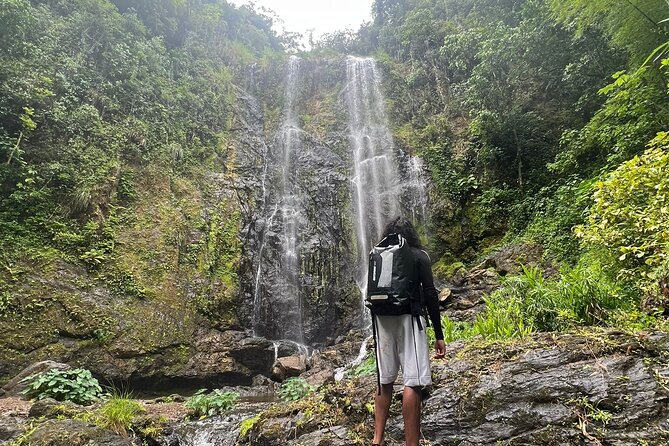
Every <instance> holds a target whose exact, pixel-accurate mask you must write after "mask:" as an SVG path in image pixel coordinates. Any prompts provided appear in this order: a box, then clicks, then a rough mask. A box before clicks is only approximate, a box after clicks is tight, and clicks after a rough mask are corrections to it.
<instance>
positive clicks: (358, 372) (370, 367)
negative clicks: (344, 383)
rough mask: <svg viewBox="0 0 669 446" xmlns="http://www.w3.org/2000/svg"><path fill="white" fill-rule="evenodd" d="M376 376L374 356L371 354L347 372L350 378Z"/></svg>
mask: <svg viewBox="0 0 669 446" xmlns="http://www.w3.org/2000/svg"><path fill="white" fill-rule="evenodd" d="M374 374H376V355H375V354H374V353H371V354H369V355H367V357H366V358H365V359H363V360H362V362H360V364H357V365H356V366H355V367H353V368H352V369H351V370H349V372H348V376H350V377H358V376H370V375H374Z"/></svg>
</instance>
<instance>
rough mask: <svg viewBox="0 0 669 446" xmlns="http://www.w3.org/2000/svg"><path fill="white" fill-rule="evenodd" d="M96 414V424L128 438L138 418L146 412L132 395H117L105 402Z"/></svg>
mask: <svg viewBox="0 0 669 446" xmlns="http://www.w3.org/2000/svg"><path fill="white" fill-rule="evenodd" d="M96 412H97V417H96V419H95V424H97V425H99V426H101V427H104V428H105V429H109V430H112V431H114V432H116V433H117V434H119V435H121V436H127V435H128V433H129V432H130V430H131V428H132V424H133V422H134V421H135V420H136V419H137V416H138V415H140V414H141V413H142V412H144V407H143V406H142V404H141V403H140V402H138V401H137V400H134V399H132V398H131V395H130V394H127V393H126V394H123V393H121V394H118V393H117V394H113V395H112V396H111V397H110V398H109V399H107V400H105V402H104V403H103V404H102V406H101V407H100V408H99V409H98V410H97V411H96Z"/></svg>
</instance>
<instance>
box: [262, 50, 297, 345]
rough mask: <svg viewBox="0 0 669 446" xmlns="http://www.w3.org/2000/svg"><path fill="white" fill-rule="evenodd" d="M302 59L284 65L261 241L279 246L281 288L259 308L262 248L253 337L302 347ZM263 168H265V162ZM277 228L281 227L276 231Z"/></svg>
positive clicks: (276, 285)
mask: <svg viewBox="0 0 669 446" xmlns="http://www.w3.org/2000/svg"><path fill="white" fill-rule="evenodd" d="M299 72H300V59H299V58H298V57H296V56H291V57H290V59H289V62H288V74H287V76H286V90H285V94H284V101H285V105H284V115H283V121H282V125H281V127H280V130H279V132H278V135H277V138H276V147H277V148H278V150H277V152H278V153H277V154H276V155H275V159H276V161H277V162H278V165H277V166H276V167H277V168H278V171H277V172H275V175H274V176H275V178H274V179H276V180H277V182H278V188H277V189H276V191H277V192H278V193H277V194H276V195H277V196H276V197H275V198H274V204H273V206H270V208H271V209H272V211H271V215H270V216H269V218H268V219H267V227H266V228H265V234H266V236H265V237H269V236H270V235H272V234H274V235H275V236H276V237H278V240H279V243H278V244H279V249H280V253H279V255H278V256H277V259H276V260H278V262H279V273H278V275H277V279H278V282H279V283H275V284H273V286H274V289H273V292H272V293H271V298H272V302H270V303H268V302H265V303H264V305H263V304H262V303H261V302H260V299H259V293H260V277H261V275H262V274H263V267H264V266H265V265H264V264H263V259H264V257H263V254H264V253H263V248H264V245H263V246H261V251H260V254H259V256H258V257H259V261H258V267H257V270H256V287H255V297H254V307H255V308H256V314H255V315H254V324H253V325H254V331H256V332H257V333H259V334H262V335H264V336H267V337H270V338H273V339H288V340H292V341H295V342H298V343H302V342H303V328H302V299H301V296H300V260H299V257H298V233H299V228H300V225H301V224H302V222H303V218H304V217H303V212H302V209H301V202H302V196H301V194H300V191H299V189H298V188H297V186H296V184H297V181H296V179H297V175H298V168H297V157H298V155H299V150H300V144H301V138H302V130H301V129H300V127H299V123H298V119H297V115H296V111H295V108H296V106H295V102H296V97H297V92H298V77H299ZM266 162H268V161H267V160H266ZM277 223H280V226H279V227H274V225H276V224H277Z"/></svg>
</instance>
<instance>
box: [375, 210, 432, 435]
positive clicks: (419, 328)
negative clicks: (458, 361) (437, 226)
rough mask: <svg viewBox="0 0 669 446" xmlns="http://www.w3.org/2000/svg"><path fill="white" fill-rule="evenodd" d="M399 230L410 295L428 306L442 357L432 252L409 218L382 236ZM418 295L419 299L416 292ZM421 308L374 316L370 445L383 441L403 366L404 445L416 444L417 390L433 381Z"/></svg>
mask: <svg viewBox="0 0 669 446" xmlns="http://www.w3.org/2000/svg"><path fill="white" fill-rule="evenodd" d="M391 234H399V235H401V236H402V237H403V238H404V239H405V241H406V243H408V245H409V247H410V249H411V252H412V254H413V258H414V260H413V261H414V266H415V272H416V276H417V277H416V280H415V282H414V289H413V295H414V296H415V301H417V302H422V303H423V304H424V306H425V309H427V313H428V315H429V318H430V321H431V322H432V326H433V327H434V334H435V339H436V341H435V344H434V350H435V357H436V358H443V357H444V353H445V345H444V335H443V331H442V328H441V318H440V314H439V298H438V295H437V289H436V288H435V286H434V282H433V278H432V265H431V262H430V257H429V256H428V254H427V253H426V252H425V251H424V250H423V249H422V246H421V243H420V239H419V238H418V233H417V231H416V229H415V227H414V226H413V224H412V223H411V221H410V220H408V219H406V218H404V217H397V218H395V219H394V220H393V221H391V222H390V223H389V224H388V225H387V226H386V227H385V229H384V232H383V237H388V236H389V235H391ZM421 295H422V299H421V298H420V296H421ZM423 312H424V311H423V309H420V312H419V313H415V312H412V313H414V314H401V315H394V316H381V315H372V323H373V324H374V330H375V334H376V358H377V372H378V385H379V389H378V392H377V395H376V397H375V399H374V440H373V446H382V445H384V442H383V434H384V431H385V428H386V422H387V421H388V416H389V411H390V404H391V400H392V393H393V383H394V382H395V380H396V379H397V375H398V372H399V368H400V367H401V368H402V377H403V381H404V390H403V393H402V416H403V418H404V437H405V444H406V446H418V445H419V439H420V410H421V390H422V388H423V387H425V386H429V385H431V384H432V375H431V371H430V360H429V352H428V345H427V336H426V333H425V329H424V327H425V319H424V318H423V316H422V313H423Z"/></svg>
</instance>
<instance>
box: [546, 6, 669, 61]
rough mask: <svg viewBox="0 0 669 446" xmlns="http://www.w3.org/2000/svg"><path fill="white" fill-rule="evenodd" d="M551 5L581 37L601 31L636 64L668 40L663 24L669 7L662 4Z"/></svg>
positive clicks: (668, 32)
mask: <svg viewBox="0 0 669 446" xmlns="http://www.w3.org/2000/svg"><path fill="white" fill-rule="evenodd" d="M550 4H551V6H552V7H553V10H554V11H555V12H556V14H557V16H558V18H559V19H560V20H561V21H562V22H564V23H566V24H568V25H573V23H576V25H577V28H578V32H579V33H580V34H583V33H584V32H585V31H586V30H587V29H588V28H590V27H598V28H600V29H602V30H603V31H604V32H606V33H607V34H608V35H609V36H611V38H612V40H613V42H614V43H615V44H616V45H618V46H620V47H622V48H625V49H627V50H628V51H629V52H630V53H631V54H632V56H633V59H634V60H635V61H636V62H637V63H638V62H640V61H641V60H643V59H644V58H645V57H646V55H648V54H649V53H650V52H651V51H652V50H653V48H655V47H657V46H658V45H659V44H661V43H663V41H665V40H667V39H668V38H669V28H668V27H667V23H666V20H665V19H666V18H667V17H669V6H668V5H667V3H666V2H665V1H664V0H644V1H642V2H637V1H623V2H621V1H616V0H551V2H550Z"/></svg>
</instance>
